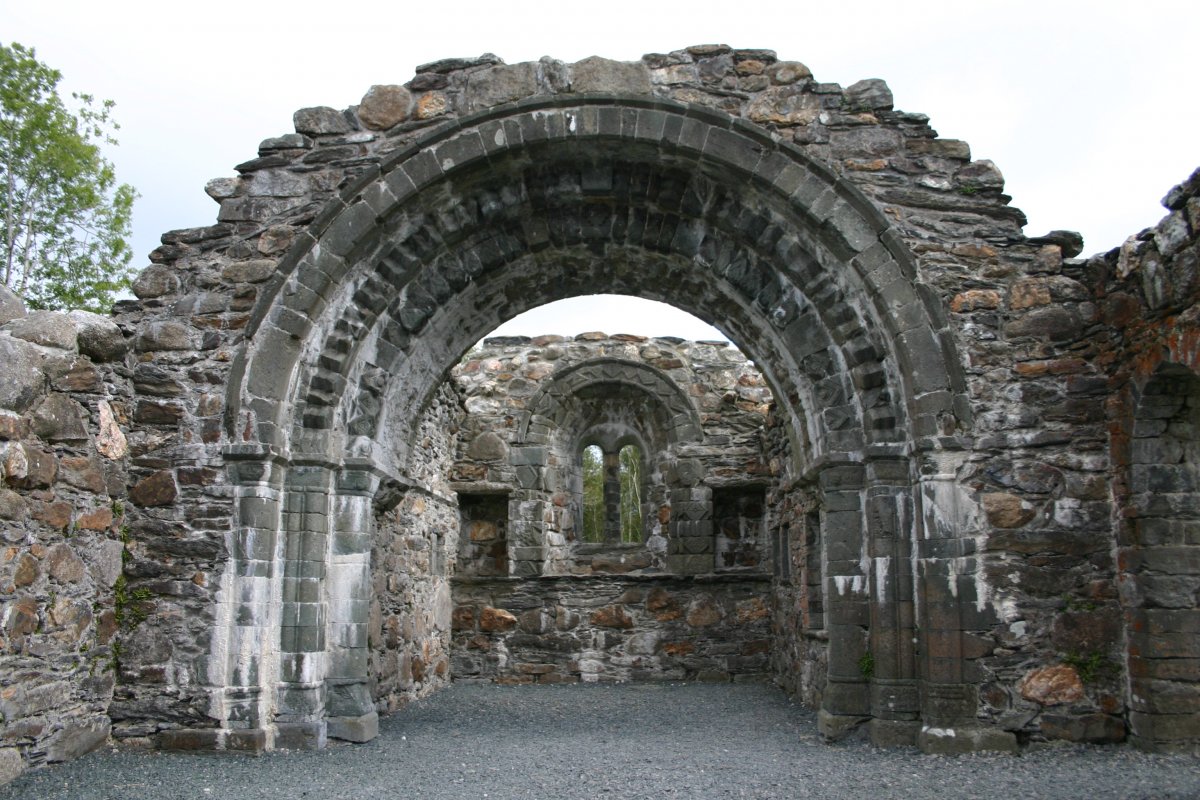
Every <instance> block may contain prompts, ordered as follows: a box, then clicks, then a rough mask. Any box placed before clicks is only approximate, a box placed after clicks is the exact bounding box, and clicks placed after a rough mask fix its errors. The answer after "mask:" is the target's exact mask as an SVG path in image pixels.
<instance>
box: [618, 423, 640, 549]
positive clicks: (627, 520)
mask: <svg viewBox="0 0 1200 800" xmlns="http://www.w3.org/2000/svg"><path fill="white" fill-rule="evenodd" d="M619 459H620V480H621V541H622V542H633V543H637V542H640V541H642V451H641V450H639V449H638V446H637V445H635V444H627V445H625V446H624V447H622V448H621V452H620V454H619Z"/></svg>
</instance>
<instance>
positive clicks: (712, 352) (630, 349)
mask: <svg viewBox="0 0 1200 800" xmlns="http://www.w3.org/2000/svg"><path fill="white" fill-rule="evenodd" d="M453 381H454V383H455V384H456V385H457V386H458V387H459V390H460V391H461V392H462V393H463V396H464V398H465V401H464V402H465V405H466V408H467V411H468V417H467V419H466V420H465V421H464V423H463V424H464V429H463V433H462V436H461V437H460V448H459V453H458V460H457V461H456V463H455V464H454V465H453V466H452V468H451V477H452V479H453V481H454V483H453V486H454V488H455V489H456V490H457V491H458V492H459V495H460V497H462V496H467V497H469V498H470V497H479V496H488V495H489V494H492V493H495V492H498V491H500V492H503V493H504V494H505V495H506V496H507V505H508V509H507V514H506V515H504V524H505V525H506V536H507V537H508V545H509V548H508V550H509V556H510V560H511V570H510V571H511V572H512V574H517V575H522V574H523V575H526V576H529V575H534V574H576V575H579V574H582V575H587V574H593V573H603V572H609V573H630V572H641V571H646V570H649V571H655V572H661V571H663V570H667V571H670V572H676V573H679V572H685V571H690V572H712V571H714V570H734V571H737V570H752V571H754V570H759V569H761V568H762V563H763V562H764V561H765V557H766V551H765V542H764V541H763V534H762V519H761V518H762V513H761V510H760V511H759V512H758V513H757V516H753V515H751V516H747V514H746V511H747V509H746V508H741V509H740V510H739V508H737V507H736V506H738V504H739V503H744V502H750V503H753V502H755V501H754V499H753V498H754V496H755V495H757V496H758V498H759V502H760V503H761V498H762V495H763V492H764V487H765V485H766V483H767V481H768V480H769V479H770V477H771V476H770V474H769V471H768V467H767V465H766V464H765V463H764V462H763V460H762V443H761V436H760V434H761V427H762V422H763V420H764V419H765V414H766V411H767V408H768V403H769V401H770V397H771V394H770V390H769V389H768V388H767V387H766V385H765V382H764V381H763V378H762V376H761V375H760V374H759V373H758V371H757V370H756V369H755V368H754V367H753V365H752V364H750V363H749V362H748V361H747V360H746V358H745V356H744V355H742V354H741V353H740V352H739V351H738V350H737V349H736V348H735V347H733V346H731V345H728V344H726V343H723V342H684V341H682V340H678V339H647V338H646V337H641V336H626V335H617V336H613V337H609V336H607V335H605V334H603V333H586V334H580V335H579V336H577V337H575V338H574V339H568V338H566V337H562V336H545V337H539V338H538V339H535V340H532V341H530V340H528V339H526V338H525V337H512V338H498V339H487V340H485V342H484V343H483V345H482V346H481V347H479V348H476V349H474V350H472V351H471V352H470V353H469V354H468V355H467V357H466V358H465V359H464V360H463V362H462V363H461V364H459V366H458V367H457V368H456V369H455V370H454V373H453ZM622 387H624V388H622ZM588 437H591V438H588ZM605 437H608V438H611V439H612V441H613V442H617V441H626V440H627V439H629V440H632V439H636V440H637V441H638V442H639V443H640V447H641V451H642V453H643V457H644V458H645V459H646V460H647V467H646V472H645V478H646V480H645V486H644V498H643V504H642V506H643V507H642V512H643V528H644V530H643V536H642V537H640V538H642V539H643V542H641V543H639V544H637V545H635V546H629V545H626V544H622V543H619V542H614V543H608V544H589V543H585V542H584V541H583V536H582V530H581V508H580V493H581V489H582V484H581V482H580V481H581V478H580V475H579V466H578V462H579V460H580V458H581V455H580V453H581V448H582V445H583V443H584V442H592V441H604V440H605ZM622 437H624V438H622ZM630 437H632V439H631V438H630ZM714 492H717V493H718V494H720V493H722V492H725V493H726V494H725V495H722V496H723V497H725V498H727V500H726V502H725V505H730V506H731V509H732V510H730V511H729V512H728V514H727V516H728V517H729V518H728V519H726V520H724V521H721V520H718V521H717V522H722V524H717V525H715V526H714V519H713V508H714V499H713V493H714ZM741 495H746V498H747V499H746V500H740V499H739V497H740V496H741ZM470 502H471V501H470V500H468V503H470ZM716 505H717V508H718V509H720V508H722V507H723V505H722V500H721V497H718V498H717V503H716ZM751 518H753V519H754V520H755V521H752V522H749V523H747V524H745V525H740V524H739V520H749V519H751ZM689 526H690V527H689ZM479 530H480V529H479V526H476V528H475V531H476V534H475V535H476V536H479ZM693 530H694V531H695V533H696V535H695V536H693V537H691V538H692V539H695V540H696V541H695V543H694V545H693V544H689V547H690V548H691V550H689V551H688V552H686V553H685V552H684V551H683V550H682V545H681V542H682V541H683V540H684V539H685V538H687V537H688V536H689V535H690V532H691V531H693ZM461 541H462V544H463V546H464V547H468V548H470V547H473V545H472V539H471V537H470V536H467V537H464V538H463V539H462V540H461ZM689 541H690V540H689ZM473 552H474V553H477V554H478V555H477V557H483V556H484V555H485V554H484V553H483V552H482V551H481V550H480V548H479V547H475V548H474V550H473ZM460 561H461V559H460ZM685 562H687V563H685ZM460 566H461V568H462V569H463V571H464V572H465V573H473V572H476V570H474V569H472V568H471V567H470V566H469V565H468V564H461V565H460ZM523 570H524V571H523Z"/></svg>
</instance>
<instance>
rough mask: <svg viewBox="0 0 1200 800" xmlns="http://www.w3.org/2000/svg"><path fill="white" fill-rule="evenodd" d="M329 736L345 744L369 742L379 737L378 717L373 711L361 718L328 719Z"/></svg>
mask: <svg viewBox="0 0 1200 800" xmlns="http://www.w3.org/2000/svg"><path fill="white" fill-rule="evenodd" d="M327 723H328V731H329V736H330V738H332V739H341V740H343V741H346V742H369V741H371V740H372V739H374V738H375V737H376V736H378V735H379V715H378V714H377V713H375V712H374V711H372V712H370V713H368V714H363V715H362V716H361V717H330V718H329V719H328V720H327Z"/></svg>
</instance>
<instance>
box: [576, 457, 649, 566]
mask: <svg viewBox="0 0 1200 800" xmlns="http://www.w3.org/2000/svg"><path fill="white" fill-rule="evenodd" d="M604 461H605V457H604V451H603V450H601V449H600V447H599V445H594V444H593V445H590V446H588V447H585V448H584V449H583V541H585V542H603V541H605V540H606V539H607V538H608V536H607V534H610V533H611V535H612V536H613V537H614V538H615V539H618V540H619V541H622V542H632V543H637V542H640V541H642V455H641V451H640V450H639V449H638V447H637V445H632V444H627V445H625V446H624V447H622V448H621V450H620V452H619V453H618V454H617V464H618V467H617V480H618V485H619V487H620V508H619V513H620V526H621V529H620V531H615V530H614V531H606V530H605V525H606V519H605V517H606V511H605V507H604V503H605V497H604V484H605V474H604V473H605V469H606V467H605V463H604Z"/></svg>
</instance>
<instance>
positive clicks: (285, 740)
mask: <svg viewBox="0 0 1200 800" xmlns="http://www.w3.org/2000/svg"><path fill="white" fill-rule="evenodd" d="M326 744H328V739H327V737H326V732H325V723H324V722H277V723H276V724H275V747H276V748H278V749H283V750H323V749H324V748H325V745H326Z"/></svg>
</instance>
